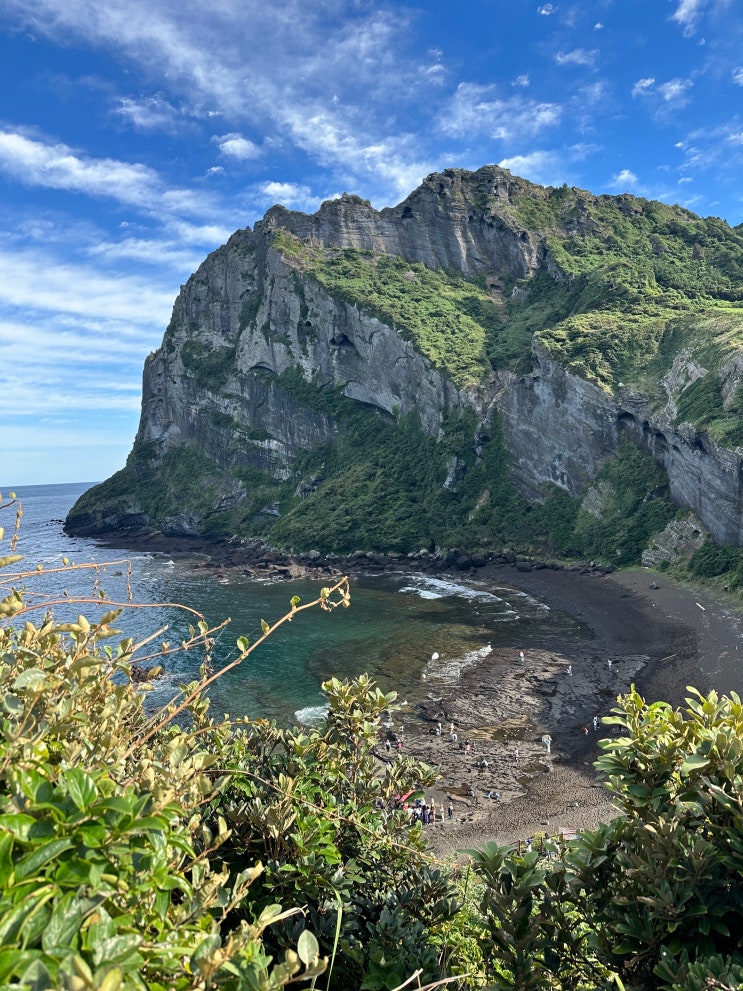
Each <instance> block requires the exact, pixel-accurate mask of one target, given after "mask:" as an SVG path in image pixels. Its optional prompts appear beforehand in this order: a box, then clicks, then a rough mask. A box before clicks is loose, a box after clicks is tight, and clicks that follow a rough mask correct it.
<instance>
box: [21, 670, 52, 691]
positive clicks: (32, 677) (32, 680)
mask: <svg viewBox="0 0 743 991" xmlns="http://www.w3.org/2000/svg"><path fill="white" fill-rule="evenodd" d="M45 678H46V675H45V674H44V672H43V671H40V670H39V668H26V670H25V671H21V673H20V674H19V675H18V677H17V678H16V680H15V681H14V682H13V688H14V689H15V690H16V691H18V690H19V689H21V688H30V689H31V690H32V691H33V690H34V689H36V688H38V687H39V685H41V684H43V682H44V680H45Z"/></svg>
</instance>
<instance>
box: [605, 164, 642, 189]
mask: <svg viewBox="0 0 743 991" xmlns="http://www.w3.org/2000/svg"><path fill="white" fill-rule="evenodd" d="M610 185H611V187H612V188H613V189H616V190H617V192H627V191H632V190H637V188H638V178H637V176H636V175H635V173H634V172H632V171H631V170H630V169H622V171H621V172H617V174H616V175H614V176H612V177H611V180H610Z"/></svg>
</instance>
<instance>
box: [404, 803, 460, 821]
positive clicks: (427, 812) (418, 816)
mask: <svg viewBox="0 0 743 991" xmlns="http://www.w3.org/2000/svg"><path fill="white" fill-rule="evenodd" d="M408 811H409V813H410V825H411V826H414V825H415V824H416V823H420V824H421V825H422V826H429V825H431V824H432V823H434V822H436V816H437V815H438V816H439V821H440V822H444V809H443V806H437V805H436V799H435V798H432V799H431V804H430V805H429V804H428V802H425V801H421V800H420V799H419V798H416V800H415V801H414V802H413V804H412V805H411V806H410V808H409V810H408ZM446 815H447V817H448V818H449V821H451V820H452V819H453V818H454V806H453V805H452V803H451V802H449V804H448V806H447V809H446Z"/></svg>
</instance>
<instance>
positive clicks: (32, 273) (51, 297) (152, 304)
mask: <svg viewBox="0 0 743 991" xmlns="http://www.w3.org/2000/svg"><path fill="white" fill-rule="evenodd" d="M41 273H43V277H42V275H41ZM0 276H1V277H0V305H4V306H10V307H17V308H19V309H21V310H22V311H23V312H26V313H36V314H38V313H39V312H42V311H48V312H52V313H56V314H61V313H66V314H70V315H75V316H76V317H77V318H82V317H85V318H95V319H97V318H99V317H100V315H101V314H102V313H103V314H106V315H107V318H108V319H111V320H117V321H120V323H121V325H122V327H126V328H128V330H126V331H124V332H126V333H127V334H129V335H131V334H132V333H133V332H134V328H137V327H139V328H142V327H145V328H148V331H149V330H151V329H153V328H155V327H159V328H161V330H160V333H162V328H163V327H164V326H165V324H166V323H167V320H168V317H169V315H170V310H171V307H172V305H173V299H174V297H175V291H174V289H177V287H175V286H160V287H158V286H157V285H156V284H154V283H153V282H152V281H151V280H150V279H144V278H140V277H138V276H117V275H113V274H105V273H104V272H102V271H100V270H96V269H94V268H90V267H87V268H86V267H85V266H83V265H75V264H71V263H65V262H61V261H59V260H58V259H57V258H55V257H54V256H51V255H48V254H46V253H45V252H43V251H35V250H26V251H18V250H13V251H10V250H3V249H0ZM173 281H175V280H173ZM136 334H137V335H138V334H139V331H137V332H136Z"/></svg>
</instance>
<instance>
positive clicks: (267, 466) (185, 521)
mask: <svg viewBox="0 0 743 991" xmlns="http://www.w3.org/2000/svg"><path fill="white" fill-rule="evenodd" d="M560 192H561V191H555V190H543V189H541V188H540V187H535V186H532V185H531V184H528V183H525V182H524V181H523V180H520V179H517V178H515V177H513V176H511V175H510V174H509V173H508V172H505V171H503V170H500V169H497V168H495V167H488V168H485V169H482V170H480V171H479V172H477V173H463V172H458V171H449V172H445V173H443V174H442V175H435V176H429V177H428V179H427V180H426V181H425V182H424V183H423V184H422V186H421V187H420V188H419V189H418V190H416V191H415V192H414V193H413V194H411V196H410V197H408V198H407V199H406V200H405V201H404V202H403V203H401V204H399V205H398V206H396V207H394V208H390V209H385V210H382V211H379V212H377V211H375V210H374V209H372V207H371V206H370V205H369V204H368V203H366V202H365V201H363V200H360V199H359V198H358V197H353V196H346V195H344V196H343V197H341V198H340V199H339V200H335V201H332V202H329V203H325V204H323V206H322V207H321V209H320V210H319V211H318V213H317V214H315V215H314V216H306V215H304V214H300V213H294V212H290V211H287V210H285V209H284V208H283V207H274V208H272V209H271V210H270V211H269V212H268V213H267V214H266V216H265V218H264V220H263V221H261V222H260V223H258V224H257V225H256V227H255V229H254V230H253V231H251V230H249V229H246V230H243V231H239V232H237V233H236V234H235V235H233V237H232V238H231V239H230V240H229V241H228V243H227V244H226V245H224V246H223V247H222V248H220V249H219V250H218V251H215V252H214V253H212V254H211V255H210V256H209V257H208V258H207V259H206V260H205V262H204V263H203V264H202V265H201V267H200V268H199V269H198V271H197V272H196V273H195V274H194V275H193V276H192V277H191V279H190V280H189V281H188V283H187V284H186V285H185V286H183V287H182V289H181V292H180V294H179V296H178V298H177V300H176V302H175V306H174V309H173V316H172V319H171V322H170V324H169V326H168V328H167V331H166V333H165V336H164V339H163V344H162V346H161V348H160V349H159V350H158V351H157V352H155V353H154V354H152V355H150V357H149V358H148V359H147V361H146V364H145V369H144V380H143V399H142V416H141V421H140V427H139V430H138V433H137V437H136V440H135V444H134V449H133V451H132V455H131V456H130V458H129V461H128V463H127V467H126V468H125V469H124V470H123V471H122V472H120V473H118V475H117V476H114V478H113V479H111V480H109V481H108V482H107V483H104V485H103V486H100V487H98V488H97V489H94V490H92V491H91V492H90V493H87V494H86V496H84V497H83V499H82V500H81V501H80V503H78V505H77V506H76V507H74V509H73V511H72V512H71V514H70V517H69V519H68V521H67V529H68V530H69V531H70V532H86V533H101V532H105V531H107V530H116V529H121V528H127V527H138V528H141V527H145V528H151V529H159V530H162V531H164V532H168V533H209V532H210V533H214V534H218V535H223V536H228V535H231V533H234V532H238V533H240V534H241V535H242V536H249V535H251V534H252V533H253V532H258V533H268V532H270V528H271V526H273V524H274V521H275V520H276V519H279V518H281V517H284V516H286V515H287V514H291V513H292V512H295V513H296V512H301V511H304V509H306V507H302V506H300V505H299V504H300V502H303V501H304V500H306V499H308V498H311V497H312V496H313V494H314V493H315V492H316V491H317V490H318V487H319V486H321V485H322V484H323V483H324V482H327V481H328V480H330V481H331V482H332V480H333V479H334V478H335V479H336V480H337V479H339V478H343V480H344V483H343V484H344V485H345V484H346V483H347V482H348V479H349V478H352V477H354V472H357V473H358V472H361V474H363V472H362V469H361V467H359V464H360V463H357V462H354V461H353V452H352V451H351V452H349V451H348V450H347V448H348V447H349V445H350V446H351V447H352V446H353V444H356V443H357V440H356V439H355V438H357V437H362V438H363V439H364V440H363V442H364V443H365V444H368V445H370V446H369V451H372V450H373V443H374V441H373V435H374V433H375V431H376V432H378V433H379V436H380V437H381V436H382V435H384V436H385V437H386V436H387V433H385V432H386V431H387V432H389V431H391V430H395V429H397V428H398V427H400V425H402V424H407V426H406V429H408V430H413V429H415V430H417V431H419V435H420V438H421V439H420V441H419V447H420V450H421V451H423V449H424V448H425V449H426V450H430V451H436V452H440V455H441V470H440V471H439V474H438V476H437V477H436V478H435V480H434V481H432V482H431V483H430V484H433V485H435V486H437V487H438V489H440V490H442V491H445V492H447V493H450V494H452V493H454V494H455V493H457V491H458V489H459V488H460V486H461V485H462V484H463V480H464V479H465V478H469V482H468V483H467V484H469V490H468V491H469V495H468V498H470V503H469V504H468V505H469V507H470V508H469V510H467V511H468V512H469V514H470V518H475V517H477V514H478V512H480V510H481V507H482V506H483V505H485V504H486V503H487V502H488V501H489V500H490V499H491V493H492V491H494V488H493V486H494V484H495V483H494V480H493V479H492V478H491V479H488V477H487V471H488V470H492V468H490V469H489V468H488V465H491V466H492V464H493V463H494V461H493V459H492V457H491V459H490V460H488V457H487V448H488V445H489V444H490V442H491V440H492V438H493V437H494V436H495V434H496V433H497V432H498V429H499V424H500V425H502V434H503V440H504V442H505V449H506V450H507V452H508V461H509V468H508V470H509V472H510V478H511V480H512V481H513V482H514V483H515V484H516V486H517V487H518V489H519V490H520V491H521V492H522V493H523V494H524V495H525V496H526V497H527V498H529V499H532V500H534V499H537V500H539V499H541V498H542V497H543V494H544V488H543V486H544V485H545V483H551V484H552V485H554V486H556V487H557V488H558V489H561V490H564V491H566V492H567V493H569V494H570V495H571V496H572V497H574V498H576V499H579V498H580V497H581V496H582V495H583V494H584V493H585V491H586V488H587V486H588V484H589V483H590V481H591V480H592V479H593V478H594V477H595V476H596V474H597V472H599V470H600V469H601V466H602V465H603V464H604V463H605V462H606V460H607V459H608V458H611V457H612V455H613V453H614V452H615V450H616V449H617V446H618V444H619V441H620V438H621V437H622V436H626V437H628V438H630V439H631V441H632V442H633V443H634V444H635V445H636V446H638V447H640V448H641V449H643V450H646V451H648V452H650V453H651V454H652V456H653V457H654V458H655V460H656V461H657V462H658V463H659V464H660V465H662V467H663V468H664V469H665V471H666V472H667V475H668V483H669V489H670V493H671V497H672V498H673V500H674V502H676V503H677V505H679V506H684V507H688V508H689V509H692V510H693V511H694V512H695V513H696V514H697V515H698V516H699V518H700V519H701V520H702V521H703V523H704V524H705V526H706V527H707V528H708V529H709V531H710V532H711V533H712V535H713V536H714V537H715V539H716V540H718V541H721V542H727V543H733V544H738V545H743V526H742V524H741V519H742V517H743V485H742V484H741V479H742V477H743V476H742V467H741V458H740V456H739V455H738V454H737V453H735V452H734V451H732V450H728V449H726V448H725V447H723V446H720V445H718V444H717V443H715V442H714V441H712V440H710V438H709V436H708V435H707V433H706V432H705V431H703V430H699V429H696V428H695V427H692V426H691V425H689V424H683V423H681V424H679V423H676V422H675V417H676V415H677V412H678V410H677V405H678V402H677V401H678V399H679V396H682V395H683V394H684V390H688V388H689V387H690V384H693V383H694V381H696V379H698V378H699V377H700V375H696V377H695V374H694V373H693V367H694V365H693V361H691V360H689V361H687V363H686V367H687V371H689V369H692V371H691V372H689V374H687V375H686V377H685V378H684V377H683V376H681V378H679V377H678V376H676V378H673V377H671V378H668V379H667V380H664V386H665V389H666V394H665V396H664V404H659V401H658V396H657V395H650V394H646V393H644V392H643V391H642V390H637V389H635V388H626V387H624V386H621V387H619V388H617V389H614V390H611V389H607V388H606V387H605V386H604V387H600V385H599V384H596V382H595V381H591V380H590V379H591V378H592V376H591V375H590V374H589V375H581V374H576V373H575V372H574V371H572V370H571V367H572V366H571V365H570V363H567V367H566V362H561V361H560V360H557V357H556V356H555V355H553V354H552V353H551V352H550V350H549V349H548V347H546V346H545V345H544V343H542V344H540V343H538V342H535V343H534V344H533V346H531V347H528V346H527V347H526V349H524V350H523V354H521V356H520V357H519V354H518V353H517V344H514V343H513V342H514V341H518V340H519V339H518V338H517V336H515V332H513V331H512V329H511V328H513V327H514V326H517V323H518V320H519V319H521V322H522V326H523V327H524V328H525V330H524V331H522V332H521V333H522V339H524V333H525V334H526V338H525V339H528V337H529V336H530V335H531V333H532V332H533V331H535V330H539V329H540V327H541V325H540V324H539V323H537V322H536V320H537V319H538V318H541V319H544V315H543V314H541V313H540V311H537V310H535V311H533V312H535V314H536V316H535V318H534V319H535V324H534V326H530V320H531V313H532V311H531V310H528V309H525V308H524V304H522V303H521V302H520V298H521V297H524V296H526V295H527V293H528V291H529V288H528V287H529V286H531V285H533V284H537V283H538V280H539V278H540V277H541V278H546V279H547V280H548V284H549V286H554V287H556V288H555V289H554V290H552V289H550V290H549V291H550V292H553V291H554V292H560V293H564V292H566V291H573V290H572V288H570V287H572V286H574V285H577V284H578V283H577V281H576V278H575V276H571V277H570V278H568V277H567V275H566V273H565V271H564V265H561V264H559V262H560V258H561V256H560V252H559V251H557V250H555V247H554V232H552V233H550V232H549V231H546V230H545V229H544V228H539V227H534V226H533V225H532V226H527V224H526V222H525V220H524V218H525V217H528V216H530V215H535V211H536V213H537V214H539V212H540V211H542V212H543V211H544V209H545V208H546V207H545V204H547V203H548V202H550V203H552V202H553V201H554V200H556V199H557V198H558V194H559V193H560ZM578 192H579V191H578ZM591 200H595V198H591V197H590V194H580V195H579V196H578V198H577V206H576V207H574V208H573V209H572V210H571V214H570V218H569V221H566V226H565V230H567V231H568V232H569V234H570V237H571V238H576V237H581V236H583V233H584V232H585V231H587V230H590V227H591V221H590V216H588V214H587V212H586V211H587V209H588V208H587V207H586V203H588V202H589V201H591ZM389 258H393V259H395V260H396V261H395V266H396V267H393V268H391V267H390V266H388V267H387V268H385V267H384V265H381V264H380V261H379V260H380V259H389ZM346 263H347V264H348V275H347V283H346V284H343V282H342V277H343V273H344V271H345V270H344V269H343V267H342V266H343V265H344V264H346ZM331 265H334V266H335V268H334V269H333V270H332V272H331V270H330V269H329V268H328V266H331ZM406 266H410V268H407V267H406ZM421 266H425V271H424V270H423V269H422V268H421ZM339 267H340V268H339ZM338 271H340V273H341V282H340V283H339V281H338ZM428 271H430V272H431V273H442V274H441V275H439V276H436V277H437V278H439V279H440V280H448V281H441V282H440V283H436V286H437V288H436V289H435V292H436V293H440V298H439V297H436V300H434V305H433V308H432V309H431V314H432V315H431V318H430V320H429V319H428V318H426V319H425V320H423V321H418V322H417V323H416V318H415V316H411V317H410V318H408V310H406V308H405V307H406V302H405V298H404V297H405V292H406V286H410V287H413V286H415V288H416V290H417V291H418V292H419V294H420V292H421V291H422V289H421V286H427V285H428V283H426V282H425V280H426V278H427V275H426V272H428ZM329 273H330V274H329ZM447 273H448V274H447ZM331 275H332V278H331ZM431 277H432V278H433V276H431ZM360 279H361V281H360ZM364 279H366V280H367V281H366V282H364V281H363V280H364ZM473 280H474V281H473ZM339 285H341V289H340V290H339ZM370 287H371V288H370ZM468 287H469V288H468ZM524 287H526V288H524ZM426 291H429V290H428V289H427V290H426ZM432 291H433V290H432ZM457 294H458V295H457ZM452 299H454V300H455V302H454V304H451V300H452ZM439 304H440V305H439ZM450 304H451V305H454V306H455V309H456V314H455V315H456V319H457V320H461V324H457V326H458V327H459V329H458V330H457V331H456V334H457V335H459V336H458V337H456V340H455V338H452V339H451V342H450V344H449V345H447V343H446V337H445V334H446V332H447V331H446V327H447V320H448V319H449V318H448V316H447V314H448V313H449V310H447V309H446V307H447V306H449V305H450ZM530 305H531V304H530ZM519 306H521V310H519ZM452 312H454V311H452ZM520 313H522V314H524V313H525V314H526V315H525V316H519V314H520ZM442 314H443V316H442ZM440 319H442V320H443V323H444V330H443V331H442V333H443V334H444V337H443V338H442V340H443V341H444V343H443V345H442V344H441V342H440V340H439V341H438V343H437V340H438V339H437V340H434V341H433V342H432V340H431V339H429V338H430V334H429V330H430V327H432V326H434V325H436V321H437V320H440ZM437 332H438V331H437ZM480 333H481V338H482V340H481V338H480V337H478V334H480ZM509 334H511V337H509V336H508V335H509ZM462 335H465V336H466V335H470V337H471V340H472V342H473V343H472V353H473V355H474V357H473V358H472V361H473V362H474V364H473V365H472V367H477V368H480V369H483V368H484V369H485V370H484V371H483V372H481V373H480V377H479V380H475V378H473V375H472V373H471V372H468V373H467V374H466V375H465V374H463V373H460V374H454V373H453V372H452V368H451V367H448V366H447V360H448V355H449V353H450V352H451V350H452V347H453V344H454V343H457V346H458V342H459V338H460V337H461V336H462ZM468 340H469V338H468ZM483 342H484V343H483ZM509 348H510V351H509ZM437 349H438V350H437ZM478 349H479V350H478ZM501 354H506V355H515V357H513V358H512V359H509V361H506V362H505V365H506V366H507V367H499V365H498V358H497V356H498V355H501ZM493 355H495V356H496V357H495V358H494V357H493ZM442 356H443V357H442ZM509 362H510V364H509ZM468 367H469V366H468ZM738 367H740V368H743V363H740V362H739V365H738V366H736V368H738ZM701 371H702V373H704V371H705V369H702V370H701ZM731 374H732V373H731ZM735 374H736V375H737V374H738V372H736V373H735ZM620 385H621V384H620ZM737 386H738V382H737V379H736V380H735V381H733V382H732V384H731V382H728V385H727V389H728V396H731V395H733V394H734V392H735V389H737ZM356 409H361V410H365V411H366V413H367V414H368V416H367V421H368V423H367V421H365V423H367V426H363V428H362V427H359V426H358V424H356V420H355V416H356V414H355V413H354V410H356ZM369 417H372V419H369ZM374 417H376V419H373V418H374ZM411 417H412V419H411ZM375 423H376V424H377V426H376V427H375V426H374V424H375ZM369 424H371V426H369ZM453 424H459V426H458V427H456V426H454V427H453V426H452V425H453ZM463 425H465V426H463ZM354 431H356V432H355V433H354ZM452 437H456V438H458V439H457V440H456V443H455V441H454V440H452ZM349 438H350V440H349ZM344 444H345V445H346V447H345V448H344V447H343V445H344ZM339 445H340V447H339ZM426 445H433V447H431V448H429V447H427V446H426ZM491 449H492V445H491ZM339 450H343V451H345V453H343V454H342V456H341V455H339V454H338V451H339ZM184 452H185V453H184ZM318 452H319V453H318ZM186 454H187V456H186ZM429 456H430V457H432V456H433V455H429ZM435 456H436V457H438V454H436V455H435ZM364 457H365V455H364V456H362V457H361V462H363V461H364ZM370 457H371V455H370ZM357 460H358V459H357ZM367 460H369V459H368V458H367ZM502 460H503V459H502V458H501V461H502ZM349 466H351V467H349ZM375 470H376V469H375ZM379 471H381V472H382V473H383V472H384V469H383V468H380V469H379ZM475 471H478V472H479V473H480V475H479V476H478V477H479V478H480V481H479V482H478V485H479V489H478V490H477V491H474V490H473V484H474V483H473V482H472V479H473V478H474V477H475V476H474V475H473V472H475ZM343 472H345V475H344V474H343ZM468 473H469V474H468ZM434 475H435V472H434V473H433V474H432V478H433V477H434ZM359 477H361V475H359ZM196 483H198V486H197V484H196ZM349 484H350V483H349ZM364 484H369V479H368V472H367V474H366V475H364ZM411 484H412V483H411ZM423 484H429V483H423V482H421V481H416V482H415V485H413V489H414V488H415V486H418V487H419V488H420V487H421V486H422V485H423ZM191 486H192V487H191ZM197 489H198V494H197ZM413 489H411V492H412V491H413ZM470 490H472V491H470ZM346 498H348V497H346ZM406 498H408V497H406ZM409 498H410V499H412V500H413V501H415V499H416V498H417V497H416V496H415V494H414V493H413V495H411V496H410V497H409ZM297 507H299V508H297ZM446 513H449V514H450V516H446ZM451 513H453V510H451V509H450V508H445V512H444V510H442V514H443V515H442V519H443V518H444V517H445V516H446V518H447V519H450V518H453V517H452V516H451ZM441 526H442V527H443V529H442V530H441V531H440V532H441V534H443V539H446V533H447V532H446V525H445V524H441ZM481 530H482V528H481ZM277 532H278V531H277ZM421 532H423V531H421ZM482 533H483V535H485V531H484V530H482ZM501 536H502V534H501ZM349 539H350V538H349ZM380 539H381V538H380ZM427 539H428V538H427ZM439 539H440V535H439V531H435V532H434V531H433V530H432V531H431V542H432V543H436V542H439Z"/></svg>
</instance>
